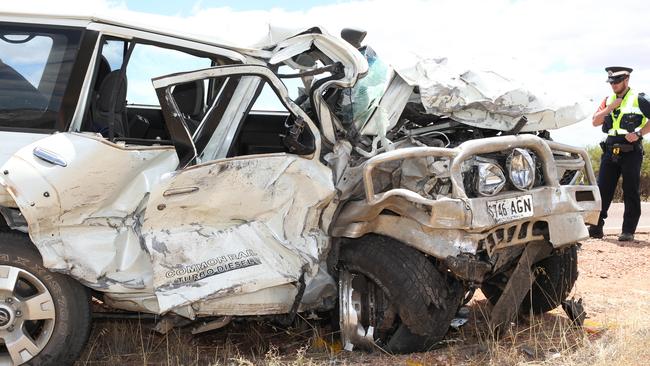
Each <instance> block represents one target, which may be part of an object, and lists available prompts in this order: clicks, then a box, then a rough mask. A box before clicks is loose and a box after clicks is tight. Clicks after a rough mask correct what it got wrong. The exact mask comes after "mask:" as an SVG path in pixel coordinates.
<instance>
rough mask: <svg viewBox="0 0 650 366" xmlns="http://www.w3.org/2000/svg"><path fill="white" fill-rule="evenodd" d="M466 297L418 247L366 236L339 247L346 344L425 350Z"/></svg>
mask: <svg viewBox="0 0 650 366" xmlns="http://www.w3.org/2000/svg"><path fill="white" fill-rule="evenodd" d="M462 298H463V290H462V288H461V286H460V284H459V283H458V282H457V281H456V280H455V279H449V280H447V279H445V278H444V277H443V276H442V275H441V274H440V272H438V271H437V270H436V268H435V267H434V266H433V264H432V263H431V262H430V261H429V260H428V259H427V258H426V257H425V256H424V255H423V254H422V253H420V252H418V251H417V250H415V249H413V248H411V247H408V246H406V245H404V244H402V243H400V242H398V241H396V240H394V239H391V238H386V237H382V236H377V235H367V236H365V237H363V238H361V239H359V240H356V241H354V242H352V243H350V244H346V245H344V246H343V247H342V248H341V254H340V262H339V316H340V326H341V336H342V341H343V345H344V347H345V348H346V349H347V350H351V349H352V348H353V347H359V348H365V349H369V348H372V347H374V346H379V347H381V348H383V349H384V350H386V351H388V352H391V353H409V352H422V351H426V350H427V349H428V348H430V347H431V346H433V345H434V344H435V343H436V342H438V341H440V340H441V339H442V338H443V337H444V336H445V334H446V333H447V330H448V329H449V325H450V323H451V320H452V319H453V317H454V315H455V314H456V311H457V310H458V308H459V306H460V304H461V301H462Z"/></svg>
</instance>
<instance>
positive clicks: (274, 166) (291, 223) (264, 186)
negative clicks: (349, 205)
mask: <svg viewBox="0 0 650 366" xmlns="http://www.w3.org/2000/svg"><path fill="white" fill-rule="evenodd" d="M165 192H167V193H168V194H167V196H165ZM175 192H179V193H181V194H175V195H169V193H175ZM334 192H335V191H334V186H333V183H332V177H331V172H330V170H329V169H327V168H326V167H325V166H323V165H322V164H321V163H320V162H318V161H313V160H308V159H304V158H300V157H298V156H294V155H288V154H269V155H256V156H250V157H245V158H234V159H227V160H222V161H216V162H214V163H211V164H205V165H201V166H197V167H193V168H190V169H187V170H185V171H181V172H178V173H177V174H174V175H172V176H169V177H168V178H167V179H166V180H165V181H164V182H162V184H161V185H160V187H159V188H157V189H156V190H155V191H154V192H152V196H151V199H150V201H149V204H148V207H147V213H146V216H145V222H144V225H143V229H142V233H143V236H144V238H145V242H146V246H147V249H148V250H149V252H150V253H151V257H152V260H153V266H154V279H153V282H154V287H155V289H156V295H157V296H158V299H159V303H160V307H161V311H166V310H169V309H173V308H175V307H178V306H182V305H185V304H188V303H192V302H195V301H197V300H200V299H203V298H206V297H208V296H209V297H211V298H222V297H225V296H227V295H233V294H244V293H250V292H255V291H258V290H261V289H263V288H267V287H273V286H279V285H283V284H287V283H291V282H296V281H298V279H299V278H300V276H301V275H302V273H303V268H305V269H307V270H308V271H309V272H310V273H311V272H313V274H315V272H316V271H317V269H318V266H317V265H318V262H320V259H319V257H320V256H321V254H323V252H325V251H326V250H327V249H328V248H329V240H328V237H327V235H326V233H325V231H324V230H323V229H322V228H321V227H320V220H321V215H322V212H323V209H324V208H325V207H326V206H327V205H328V204H329V203H330V202H331V200H332V199H333V197H334ZM284 301H286V302H287V303H293V301H294V299H293V298H286V299H284Z"/></svg>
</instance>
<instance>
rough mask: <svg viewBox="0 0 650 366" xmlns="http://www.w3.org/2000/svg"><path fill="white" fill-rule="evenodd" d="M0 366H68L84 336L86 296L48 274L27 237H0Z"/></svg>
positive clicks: (87, 320) (79, 288) (63, 278)
mask: <svg viewBox="0 0 650 366" xmlns="http://www.w3.org/2000/svg"><path fill="white" fill-rule="evenodd" d="M0 253H2V254H0V339H1V341H0V364H8V365H12V364H13V365H19V364H23V363H26V362H29V364H30V365H72V364H73V363H74V361H75V360H76V359H77V358H78V357H79V354H80V353H81V351H82V349H83V347H84V345H85V344H86V341H87V340H88V335H89V334H90V323H91V321H90V317H91V314H90V298H89V296H88V293H87V291H86V290H85V289H84V288H83V287H82V286H81V285H80V284H79V283H77V282H75V281H74V280H72V279H71V278H69V277H67V276H64V275H62V274H59V273H53V272H50V271H48V270H47V269H46V268H45V267H43V265H42V260H41V258H40V255H39V253H38V252H37V251H36V250H35V249H34V247H33V246H32V244H31V242H30V240H29V238H28V237H27V236H26V235H24V234H19V233H0Z"/></svg>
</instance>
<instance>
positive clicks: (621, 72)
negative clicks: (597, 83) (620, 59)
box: [605, 66, 632, 83]
mask: <svg viewBox="0 0 650 366" xmlns="http://www.w3.org/2000/svg"><path fill="white" fill-rule="evenodd" d="M605 71H607V82H608V83H612V82H614V83H618V82H620V81H622V80H624V79H625V78H627V77H628V76H630V73H631V72H632V69H631V68H629V67H624V66H610V67H606V68H605Z"/></svg>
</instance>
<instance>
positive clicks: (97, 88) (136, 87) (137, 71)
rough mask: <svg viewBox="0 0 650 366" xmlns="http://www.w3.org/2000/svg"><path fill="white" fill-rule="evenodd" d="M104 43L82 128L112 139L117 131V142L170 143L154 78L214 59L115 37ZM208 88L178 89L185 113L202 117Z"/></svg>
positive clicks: (200, 65) (192, 68)
mask: <svg viewBox="0 0 650 366" xmlns="http://www.w3.org/2000/svg"><path fill="white" fill-rule="evenodd" d="M101 45H102V46H101V53H100V56H99V57H98V60H97V64H96V66H95V70H96V71H95V81H94V86H93V88H92V93H91V102H90V105H89V108H88V110H89V113H87V115H86V116H87V118H86V120H85V123H84V125H83V126H82V130H83V131H92V132H99V133H101V134H102V135H103V136H105V137H109V138H111V129H112V136H113V138H130V139H139V140H156V141H158V140H167V139H169V135H168V131H167V128H166V126H165V121H164V119H163V116H162V112H161V110H160V104H159V102H158V97H157V96H156V91H155V89H154V87H153V84H152V82H151V79H153V78H155V77H159V76H163V75H167V74H173V73H179V72H183V71H189V70H194V69H203V68H208V67H210V66H211V64H212V63H213V60H212V59H211V58H210V57H201V56H197V55H195V54H193V52H192V53H190V52H191V51H188V52H184V51H180V50H177V49H172V48H165V47H164V45H153V44H149V43H142V42H133V41H131V40H124V39H119V38H114V37H104V38H102V41H101ZM214 62H215V63H216V62H225V61H224V60H216V61H214ZM125 63H126V67H124V64H125ZM207 87H208V86H207V85H201V86H194V85H185V86H182V87H180V88H178V90H177V91H176V93H175V96H178V97H179V100H181V102H182V105H181V108H182V111H183V113H186V114H187V115H189V116H192V117H194V118H198V117H197V116H199V115H200V114H201V113H202V112H203V109H204V108H205V104H206V98H207V94H206V92H205V91H206V90H207Z"/></svg>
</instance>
